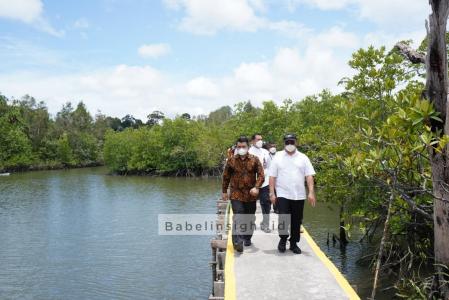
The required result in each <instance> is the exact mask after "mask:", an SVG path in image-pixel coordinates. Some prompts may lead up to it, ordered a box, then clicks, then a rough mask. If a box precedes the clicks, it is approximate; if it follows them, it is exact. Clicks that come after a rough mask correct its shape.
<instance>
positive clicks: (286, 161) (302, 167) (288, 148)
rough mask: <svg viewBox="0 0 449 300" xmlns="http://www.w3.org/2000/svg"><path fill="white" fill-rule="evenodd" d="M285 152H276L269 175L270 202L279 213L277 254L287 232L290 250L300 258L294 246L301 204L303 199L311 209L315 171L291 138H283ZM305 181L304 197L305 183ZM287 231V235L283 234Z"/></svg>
mask: <svg viewBox="0 0 449 300" xmlns="http://www.w3.org/2000/svg"><path fill="white" fill-rule="evenodd" d="M284 144H285V148H284V150H283V151H279V152H277V154H276V156H275V157H274V159H273V161H272V162H271V166H270V171H269V176H270V179H269V182H270V200H271V203H273V204H274V203H276V205H277V208H278V210H279V237H280V241H279V244H278V250H279V252H285V249H286V245H287V238H288V237H289V234H288V233H289V232H290V250H291V251H293V253H295V254H300V253H301V249H300V248H299V247H298V245H297V243H298V242H299V239H300V228H301V223H302V219H303V212H304V200H305V199H306V198H307V200H308V201H309V203H310V204H311V205H312V206H315V203H316V198H315V191H314V178H313V176H314V175H315V170H314V169H313V166H312V163H311V162H310V159H309V158H308V157H307V156H306V155H305V154H304V153H301V152H299V151H298V150H297V149H296V145H297V139H296V135H294V134H287V135H285V136H284ZM306 181H307V188H308V193H306V188H305V184H304V183H305V182H306ZM289 228H290V230H289V232H288V231H287V230H288V229H289Z"/></svg>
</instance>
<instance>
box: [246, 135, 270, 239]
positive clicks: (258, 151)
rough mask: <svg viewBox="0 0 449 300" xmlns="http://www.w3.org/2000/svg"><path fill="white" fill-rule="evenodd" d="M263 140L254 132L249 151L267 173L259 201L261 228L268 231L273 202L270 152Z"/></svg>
mask: <svg viewBox="0 0 449 300" xmlns="http://www.w3.org/2000/svg"><path fill="white" fill-rule="evenodd" d="M262 146H263V141H262V135H261V134H259V133H255V134H253V136H252V137H251V148H249V151H248V152H249V153H250V154H252V155H255V156H257V157H258V158H259V160H260V163H261V164H262V166H263V169H264V173H265V180H264V182H263V184H262V188H261V189H260V190H259V200H260V201H259V203H260V208H261V209H262V215H263V220H262V223H260V228H261V229H262V230H263V231H265V232H266V233H268V232H270V231H271V230H270V226H269V225H270V210H271V202H270V188H269V185H268V183H269V174H268V169H269V167H270V161H271V157H270V153H269V152H268V150H266V149H264V148H263V147H262Z"/></svg>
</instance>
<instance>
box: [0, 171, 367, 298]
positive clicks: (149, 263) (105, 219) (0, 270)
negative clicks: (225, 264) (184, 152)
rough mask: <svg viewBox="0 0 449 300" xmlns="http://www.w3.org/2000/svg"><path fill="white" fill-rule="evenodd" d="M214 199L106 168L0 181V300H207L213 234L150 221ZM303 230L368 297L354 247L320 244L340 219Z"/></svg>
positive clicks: (325, 212)
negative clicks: (173, 232)
mask: <svg viewBox="0 0 449 300" xmlns="http://www.w3.org/2000/svg"><path fill="white" fill-rule="evenodd" d="M219 196H220V180H219V179H217V178H209V179H204V178H193V179H192V178H157V177H138V176H127V177H120V176H111V175H108V173H107V170H106V169H105V168H86V169H73V170H60V171H36V172H28V173H19V174H12V175H11V176H9V177H0V299H207V297H208V295H209V293H210V289H211V271H210V267H209V265H208V263H209V261H210V259H211V257H210V255H211V253H210V246H209V240H210V239H211V236H207V235H205V236H164V235H158V227H157V225H158V223H157V222H158V214H161V213H167V214H177V213H210V214H213V213H215V201H216V199H217V198H218V197H219ZM318 200H319V199H318ZM304 225H305V226H306V227H307V229H308V230H309V232H310V234H311V235H312V236H313V238H314V239H315V241H316V242H317V244H318V245H319V246H320V247H321V248H322V250H323V251H324V252H326V254H328V255H329V256H330V257H331V260H332V261H333V262H334V264H335V265H336V266H337V267H338V268H339V269H340V271H341V272H342V273H343V274H345V276H346V277H347V278H348V280H349V281H350V283H351V284H353V285H357V289H358V292H359V293H360V294H361V295H362V296H364V295H367V293H368V291H369V285H370V279H369V278H370V275H369V270H367V268H366V267H362V266H359V265H357V264H356V259H357V258H358V257H359V256H360V255H361V253H362V250H363V249H362V248H361V246H359V245H358V244H357V243H353V244H351V245H350V246H349V247H348V248H347V249H346V251H345V253H342V252H341V251H340V249H339V248H338V247H332V245H331V246H327V245H326V240H327V234H328V232H331V233H332V232H338V211H337V210H335V209H334V210H332V209H329V208H328V206H327V205H325V204H319V205H318V206H317V207H316V208H311V207H309V206H308V205H306V211H305V220H304ZM331 244H332V243H331ZM254 275H255V276H257V274H254Z"/></svg>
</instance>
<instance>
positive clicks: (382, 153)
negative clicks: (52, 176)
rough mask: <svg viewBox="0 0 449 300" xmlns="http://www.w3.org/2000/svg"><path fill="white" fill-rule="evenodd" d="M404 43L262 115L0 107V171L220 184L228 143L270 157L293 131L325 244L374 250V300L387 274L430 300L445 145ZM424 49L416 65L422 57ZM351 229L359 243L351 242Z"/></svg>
mask: <svg viewBox="0 0 449 300" xmlns="http://www.w3.org/2000/svg"><path fill="white" fill-rule="evenodd" d="M409 44H410V43H409V42H403V43H402V44H400V45H401V47H395V48H394V49H385V48H384V47H381V48H374V47H369V48H367V49H360V50H358V51H356V52H355V53H354V54H353V56H352V58H351V60H350V61H349V65H350V66H351V68H352V69H353V72H352V75H351V76H348V77H346V78H343V79H342V80H341V82H340V83H339V85H340V86H341V89H342V91H341V93H338V94H332V93H330V92H329V91H326V90H324V91H322V92H321V93H319V94H317V95H314V96H309V97H306V98H305V99H302V100H301V101H297V102H296V101H292V100H285V101H284V102H283V103H282V104H280V105H278V104H276V103H274V102H273V101H266V102H264V103H263V105H262V106H261V107H255V106H253V105H252V104H251V102H249V101H246V102H240V103H238V104H237V105H235V106H234V107H233V108H231V107H229V106H223V107H221V108H219V109H217V110H216V111H213V112H211V113H210V114H209V115H207V116H190V115H189V114H188V113H184V114H182V115H179V116H177V117H175V118H166V117H164V114H163V113H162V112H159V111H155V112H153V113H151V114H149V115H148V120H147V121H146V122H145V123H143V122H142V121H140V120H136V119H135V118H133V117H132V116H129V115H128V116H126V117H124V118H123V119H121V120H120V119H117V118H111V117H106V116H104V115H102V114H97V115H96V116H95V118H92V117H91V116H90V115H89V113H88V112H87V111H86V108H85V106H84V105H83V104H82V103H80V104H78V106H77V107H76V108H75V109H73V108H72V106H71V105H70V104H67V105H65V106H64V107H63V109H62V110H61V111H60V112H59V113H58V114H57V115H56V117H55V118H54V119H52V118H50V117H49V114H48V112H47V109H46V107H45V105H44V104H43V103H36V101H35V100H34V99H33V98H31V97H25V98H24V99H22V100H20V101H16V100H14V101H8V99H6V98H5V97H3V98H1V99H0V130H1V131H2V133H1V135H0V162H1V165H0V168H3V169H11V168H27V167H30V166H40V165H43V166H52V165H56V166H60V165H63V166H82V165H89V164H101V163H103V162H104V163H105V164H106V165H107V166H108V167H109V168H110V169H111V171H113V172H116V173H120V174H157V175H182V176H194V175H206V174H212V175H219V174H220V172H221V170H222V166H223V163H224V161H225V152H226V149H227V148H228V147H230V146H231V145H232V143H233V142H234V141H235V139H236V137H238V136H239V135H241V134H246V135H251V134H253V133H255V132H260V133H261V134H262V135H263V136H264V139H265V140H267V141H273V142H276V143H277V144H278V145H279V147H278V148H279V149H281V148H282V135H283V134H284V133H286V132H293V133H296V134H298V136H299V144H300V146H299V148H300V150H301V151H303V152H304V153H306V154H307V155H308V156H309V157H310V158H311V159H312V161H313V164H314V166H315V168H316V170H317V176H316V181H317V185H318V187H319V190H320V195H322V197H323V199H321V200H322V201H328V202H332V203H337V204H338V205H339V207H340V217H341V223H340V225H341V227H340V229H337V232H336V234H335V235H334V240H335V241H336V243H338V244H339V246H340V247H342V248H344V247H345V246H346V245H347V243H351V242H361V243H366V244H367V245H371V246H372V248H371V249H374V250H373V251H372V253H370V255H368V256H367V257H368V259H369V261H370V262H371V263H372V264H371V266H372V268H373V273H374V274H375V276H374V277H375V279H374V288H373V296H374V295H375V291H376V288H377V284H378V283H377V282H378V281H379V280H378V278H379V277H382V276H384V275H386V274H388V276H390V278H391V277H392V278H394V280H393V282H394V288H395V289H396V294H397V296H398V297H404V298H421V297H424V298H425V297H430V298H432V297H434V298H435V299H437V298H439V297H442V296H441V295H442V294H439V293H441V291H442V290H444V289H441V285H442V284H443V285H444V284H447V283H444V280H440V281H435V274H437V273H438V274H440V275H441V272H443V273H444V272H448V270H447V268H445V267H444V266H439V267H438V268H435V269H434V262H435V260H434V253H435V252H434V236H433V232H434V221H433V220H434V197H433V193H432V187H433V184H432V176H431V174H432V169H431V155H432V153H442V152H444V151H445V148H446V146H447V143H448V141H449V137H448V136H447V135H446V134H444V133H443V132H442V131H441V130H440V129H438V128H441V125H442V124H443V121H444V120H443V119H442V116H441V113H440V112H439V111H438V110H437V109H436V108H435V107H434V105H433V103H432V102H430V101H429V100H427V99H426V98H425V97H423V93H424V91H425V85H424V78H425V75H426V70H425V67H424V65H423V64H420V63H419V62H410V61H409V59H406V58H405V57H404V53H403V51H401V49H402V50H403V49H404V47H405V48H407V47H408V45H409ZM426 45H427V41H424V42H423V43H422V45H421V47H420V48H419V49H418V52H417V55H421V56H424V55H425V53H424V52H425V49H426ZM400 51H401V52H400ZM447 214H449V212H447ZM380 229H382V230H380ZM352 230H358V231H360V232H361V233H362V234H361V236H362V237H361V238H360V239H359V240H354V239H351V236H350V232H351V231H352ZM438 274H437V275H438ZM439 278H447V277H446V276H445V275H443V276H440V277H439ZM439 285H440V286H439Z"/></svg>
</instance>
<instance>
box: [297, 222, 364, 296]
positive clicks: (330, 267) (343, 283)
mask: <svg viewBox="0 0 449 300" xmlns="http://www.w3.org/2000/svg"><path fill="white" fill-rule="evenodd" d="M303 235H304V237H305V238H306V241H307V243H308V244H309V245H310V248H312V250H313V252H315V254H316V256H318V258H319V259H320V260H321V262H322V263H323V264H324V265H325V266H326V267H327V269H328V270H329V271H330V272H331V274H332V275H333V276H334V277H335V280H337V282H338V284H339V285H340V287H341V288H342V289H343V290H344V291H345V293H346V294H347V295H348V297H349V299H350V300H360V297H359V296H358V295H357V293H356V292H355V291H354V289H353V288H352V286H351V285H350V284H349V282H348V281H347V280H346V278H345V277H344V276H343V275H342V274H341V273H340V271H339V270H338V269H337V267H336V266H335V265H334V264H333V263H332V262H331V261H330V259H329V258H328V257H327V256H326V254H324V252H323V251H322V250H321V249H320V247H319V246H318V245H317V244H316V243H315V241H314V240H313V238H312V237H311V236H310V235H309V233H308V232H307V230H305V229H304V233H303Z"/></svg>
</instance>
